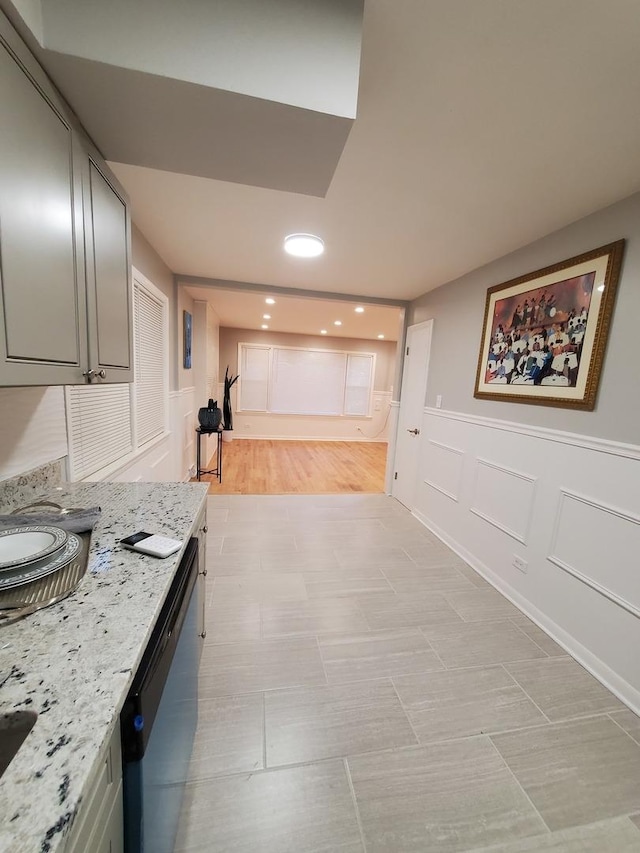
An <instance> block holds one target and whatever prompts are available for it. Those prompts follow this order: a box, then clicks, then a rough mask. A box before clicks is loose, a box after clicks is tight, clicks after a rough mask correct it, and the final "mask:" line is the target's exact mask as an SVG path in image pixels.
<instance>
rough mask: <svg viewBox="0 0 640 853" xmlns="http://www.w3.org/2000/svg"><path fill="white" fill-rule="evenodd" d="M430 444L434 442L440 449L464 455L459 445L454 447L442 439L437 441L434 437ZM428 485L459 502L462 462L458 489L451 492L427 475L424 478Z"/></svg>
mask: <svg viewBox="0 0 640 853" xmlns="http://www.w3.org/2000/svg"><path fill="white" fill-rule="evenodd" d="M428 442H429V444H432V445H433V446H434V447H438V448H439V449H440V450H444V451H446V452H447V453H453V454H455V455H456V456H460V457H464V455H465V452H464V450H460V448H459V447H452V446H451V445H450V444H443V442H441V441H436V440H435V439H433V438H429V439H428ZM423 482H424V483H425V484H426V485H427V486H430V487H431V488H432V489H435V490H436V492H440V494H442V495H444V496H445V497H447V498H450V499H451V500H452V501H455V502H456V503H458V501H459V499H460V498H459V495H460V484H461V482H462V464H461V465H460V470H459V472H458V482H457V484H456V491H455V492H450V491H449V490H448V489H445V488H444V487H443V486H440V485H438V483H435V482H434V481H433V480H429V479H428V478H427V477H425V478H424V481H423Z"/></svg>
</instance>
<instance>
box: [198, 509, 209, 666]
mask: <svg viewBox="0 0 640 853" xmlns="http://www.w3.org/2000/svg"><path fill="white" fill-rule="evenodd" d="M208 530H209V528H208V527H207V510H206V505H205V508H204V509H203V510H202V512H201V513H200V515H199V516H198V522H197V536H198V589H197V596H198V636H199V637H200V654H202V647H203V646H204V640H205V637H206V636H207V623H206V614H207V532H208Z"/></svg>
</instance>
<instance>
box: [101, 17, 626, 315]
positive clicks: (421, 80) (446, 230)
mask: <svg viewBox="0 0 640 853" xmlns="http://www.w3.org/2000/svg"><path fill="white" fill-rule="evenodd" d="M639 44H640V14H639V9H638V0H607V2H606V3H604V2H602V0H482V2H478V0H393V2H392V1H391V0H366V2H365V13H364V32H363V43H362V65H361V78H360V92H359V103H358V115H357V118H356V121H355V124H354V127H353V128H352V130H351V133H350V136H349V139H348V140H347V143H346V146H345V149H344V152H343V154H342V158H341V160H340V162H339V164H338V167H337V170H336V172H335V175H334V178H333V181H332V183H331V186H330V188H329V191H328V192H327V195H326V198H313V197H309V196H302V195H297V194H293V193H286V192H278V191H274V190H267V189H261V188H256V187H251V186H243V185H240V184H235V183H225V182H222V181H216V180H207V179H202V178H197V177H188V176H183V175H179V174H171V173H168V172H160V171H155V170H152V169H146V168H140V167H135V166H127V165H118V164H114V165H113V167H114V170H115V172H116V174H117V175H118V177H119V178H120V180H121V181H122V183H123V184H124V185H125V187H126V188H127V190H128V192H129V194H130V196H131V200H132V204H133V215H134V219H135V221H136V223H137V224H138V226H139V227H140V229H141V230H142V232H143V233H144V234H145V236H146V237H147V238H148V239H149V241H150V242H151V243H152V244H153V246H154V247H155V248H156V249H157V251H158V252H159V253H160V255H161V256H162V257H163V258H164V260H165V261H166V263H167V264H168V265H169V266H170V267H171V269H173V270H174V271H178V272H181V273H186V274H191V275H197V276H210V277H214V278H218V279H231V280H240V281H245V282H264V283H266V284H272V285H282V286H288V287H298V288H304V289H315V290H324V291H334V292H339V293H351V294H357V295H371V296H383V297H392V298H394V297H395V298H399V299H408V298H413V297H416V296H418V295H419V294H421V293H424V292H426V291H427V290H429V289H432V288H434V287H437V286H438V285H440V284H443V283H445V282H447V281H450V280H451V279H453V278H455V277H457V276H459V275H461V274H463V273H465V272H466V271H469V270H471V269H474V268H476V267H478V266H480V265H482V264H485V263H487V262H489V261H491V260H492V259H494V258H496V257H500V256H502V255H504V254H505V253H508V252H510V251H512V250H514V249H516V248H518V247H520V246H522V245H524V244H526V243H528V242H531V241H532V240H535V239H537V238H539V237H541V236H543V235H545V234H547V233H550V232H552V231H554V230H556V229H558V228H559V227H562V226H563V225H565V224H568V223H569V222H572V221H575V220H576V219H579V218H581V217H582V216H585V215H587V214H588V213H590V212H593V211H594V210H597V209H599V208H601V207H604V206H606V205H607V204H609V203H613V202H614V201H616V200H618V199H620V198H623V197H625V196H628V195H630V194H632V193H633V192H635V191H637V190H639V189H640V109H638V104H639V103H640V50H638V45H639ZM185 132H188V129H185ZM293 231H311V232H314V233H317V234H319V235H321V236H322V237H323V239H324V241H325V244H326V254H325V255H324V257H322V258H321V259H318V260H314V261H311V262H305V261H301V260H296V259H292V258H289V257H288V256H286V255H285V254H284V253H283V252H282V248H281V246H282V239H283V237H284V236H285V235H286V234H288V233H290V232H293ZM586 248H589V247H585V249H586Z"/></svg>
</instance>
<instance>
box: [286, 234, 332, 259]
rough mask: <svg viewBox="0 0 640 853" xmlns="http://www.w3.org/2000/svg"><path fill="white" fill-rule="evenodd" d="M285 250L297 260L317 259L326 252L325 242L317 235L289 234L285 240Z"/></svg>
mask: <svg viewBox="0 0 640 853" xmlns="http://www.w3.org/2000/svg"><path fill="white" fill-rule="evenodd" d="M284 250H285V252H286V253H287V254H288V255H294V256H295V257H296V258H317V257H318V255H321V254H322V253H323V252H324V242H323V241H322V240H321V239H320V237H316V235H315V234H289V236H288V237H285V238H284Z"/></svg>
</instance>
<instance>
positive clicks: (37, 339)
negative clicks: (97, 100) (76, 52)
mask: <svg viewBox="0 0 640 853" xmlns="http://www.w3.org/2000/svg"><path fill="white" fill-rule="evenodd" d="M0 115H2V121H1V122H0V320H1V322H0V385H62V384H70V385H75V384H80V383H83V382H87V381H92V382H93V383H94V384H95V383H103V382H130V381H132V380H133V370H132V316H131V310H132V309H131V270H130V236H129V235H130V222H129V213H128V208H127V200H126V196H125V195H124V193H123V192H122V190H121V188H120V187H119V186H118V184H117V182H116V181H115V179H114V178H113V177H112V176H111V175H110V173H109V170H108V169H107V168H106V166H105V165H104V162H103V161H102V160H101V158H100V157H99V155H98V153H97V152H96V151H94V150H93V148H92V146H91V145H90V144H89V143H88V142H87V141H86V138H85V137H84V134H83V133H82V131H81V129H79V128H77V127H76V125H75V124H74V119H73V118H72V117H71V116H70V114H69V112H68V109H67V107H66V105H65V104H64V102H63V101H62V100H61V98H60V97H59V96H58V94H57V92H56V91H55V89H54V88H53V86H52V85H51V83H50V82H49V80H48V78H47V77H46V75H45V74H44V72H43V71H42V69H41V67H40V66H39V65H38V63H37V62H36V61H35V59H34V58H33V57H32V55H31V54H30V52H29V51H28V50H27V48H26V46H25V45H24V43H23V42H22V41H21V40H20V38H19V37H18V35H17V34H16V32H15V31H14V30H13V28H12V27H11V25H10V24H9V23H8V21H7V20H6V18H4V17H3V16H2V15H0Z"/></svg>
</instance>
